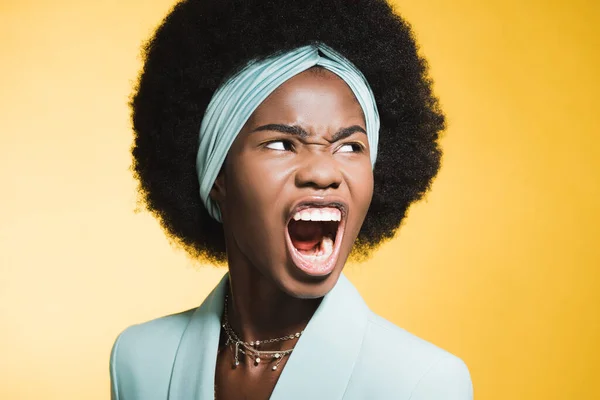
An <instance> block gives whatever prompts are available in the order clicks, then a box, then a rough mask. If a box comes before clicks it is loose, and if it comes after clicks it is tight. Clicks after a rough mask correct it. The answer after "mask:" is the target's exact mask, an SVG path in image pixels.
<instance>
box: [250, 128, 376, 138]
mask: <svg viewBox="0 0 600 400" xmlns="http://www.w3.org/2000/svg"><path fill="white" fill-rule="evenodd" d="M259 131H277V132H281V133H288V134H290V135H294V136H298V137H300V138H301V139H306V138H308V137H310V133H308V132H307V131H306V130H305V129H304V128H302V127H300V126H298V125H284V124H267V125H262V126H259V127H258V128H256V129H254V130H253V131H252V132H259ZM356 132H361V133H364V134H365V135H366V134H367V132H366V131H365V130H364V129H363V128H362V127H360V126H358V125H352V126H349V127H347V128H342V129H340V130H339V131H337V132H336V133H334V134H333V137H332V138H331V140H329V142H331V143H333V142H337V141H338V140H342V139H345V138H347V137H348V136H350V135H352V134H353V133H356Z"/></svg>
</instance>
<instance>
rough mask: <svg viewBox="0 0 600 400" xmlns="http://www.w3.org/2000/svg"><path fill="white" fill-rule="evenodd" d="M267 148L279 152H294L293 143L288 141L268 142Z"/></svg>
mask: <svg viewBox="0 0 600 400" xmlns="http://www.w3.org/2000/svg"><path fill="white" fill-rule="evenodd" d="M265 147H266V148H267V149H271V150H277V151H290V150H292V143H291V142H289V141H287V140H273V141H272V142H268V143H267V144H266V145H265Z"/></svg>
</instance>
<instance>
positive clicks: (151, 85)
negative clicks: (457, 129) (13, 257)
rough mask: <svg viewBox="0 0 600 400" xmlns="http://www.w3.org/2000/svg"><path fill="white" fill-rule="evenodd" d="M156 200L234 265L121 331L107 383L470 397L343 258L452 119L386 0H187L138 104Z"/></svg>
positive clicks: (383, 217)
mask: <svg viewBox="0 0 600 400" xmlns="http://www.w3.org/2000/svg"><path fill="white" fill-rule="evenodd" d="M132 109H133V125H134V130H135V134H136V136H135V144H134V147H133V157H134V167H135V172H136V176H137V178H138V179H139V182H140V190H141V193H142V194H143V196H144V199H145V202H146V204H147V207H148V209H149V210H150V211H151V212H153V213H154V214H155V215H156V217H157V218H158V219H159V220H160V221H161V223H162V225H163V227H164V228H165V230H166V231H167V232H168V233H169V234H170V235H171V236H172V237H173V238H174V239H175V240H176V241H177V242H178V243H179V244H180V245H181V246H183V247H184V248H185V249H186V250H187V251H188V252H189V253H190V254H191V255H192V256H194V257H197V258H199V259H202V260H204V261H210V262H214V263H221V264H226V265H227V268H228V273H227V274H225V276H224V278H223V280H222V281H221V283H219V285H218V286H217V287H216V288H215V289H214V290H213V292H212V293H211V294H210V295H209V296H208V297H207V299H206V300H205V301H204V303H203V304H202V305H201V306H200V307H198V308H195V309H192V310H189V311H186V312H183V313H180V314H176V315H171V316H167V317H163V318H160V319H157V320H154V321H150V322H147V323H144V324H141V325H137V326H133V327H130V328H128V329H127V330H125V331H124V332H123V333H122V334H121V335H120V336H119V338H118V339H117V341H116V343H115V345H114V348H113V352H112V356H111V380H112V396H113V398H114V399H120V400H133V399H144V400H149V399H212V398H217V399H268V398H272V399H345V400H350V399H407V400H408V399H412V400H417V399H440V400H441V399H457V400H463V399H464V400H466V399H471V398H472V387H471V381H470V377H469V372H468V370H467V368H466V366H465V365H464V363H463V362H462V361H461V360H460V359H458V358H457V357H455V356H453V355H451V354H449V353H447V352H445V351H444V350H441V349H439V348H437V347H435V346H434V345H432V344H429V343H427V342H425V341H423V340H421V339H418V338H417V337H415V336H412V335H411V334H409V333H407V332H406V331H404V330H402V329H400V328H398V327H396V326H394V325H393V324H391V323H390V322H387V321H385V320H384V319H382V318H381V317H379V316H377V315H375V314H374V313H373V312H372V311H370V310H369V308H368V307H367V306H366V305H365V303H364V302H363V300H362V298H361V297H360V295H359V294H358V293H357V291H356V290H355V289H354V287H353V286H352V284H351V283H350V282H349V281H348V280H347V279H346V278H345V277H344V275H343V274H342V270H343V268H344V264H345V263H346V260H347V259H348V257H350V256H352V257H356V258H358V259H360V258H365V257H366V256H368V255H369V253H370V252H371V251H373V250H374V249H375V248H376V247H377V246H378V245H379V244H380V243H381V242H382V241H384V240H387V239H390V238H391V237H393V235H394V233H395V231H396V230H397V228H398V227H399V226H400V223H401V222H402V219H403V218H404V216H405V213H406V210H407V208H408V207H409V205H410V204H411V203H412V202H414V201H416V200H418V199H420V198H421V197H422V196H423V194H424V193H425V192H426V191H427V189H428V188H429V185H430V183H431V181H432V179H433V178H434V176H435V175H436V173H437V171H438V168H439V165H440V154H441V153H440V150H439V147H438V135H439V133H440V132H441V131H442V130H443V128H444V117H443V115H442V113H441V111H440V110H439V108H438V103H437V100H436V98H435V97H434V96H433V94H432V92H431V83H430V80H429V78H428V76H427V71H426V63H425V61H424V60H423V59H422V58H420V57H419V56H418V54H417V49H416V45H415V42H414V39H413V36H412V34H411V31H410V29H409V27H408V25H407V24H406V23H405V22H404V21H403V20H402V19H401V18H400V17H399V16H397V15H395V14H394V13H393V11H392V9H391V8H390V6H389V5H388V4H387V3H386V2H384V1H383V0H354V1H348V0H304V1H290V0H287V1H286V0H279V1H276V0H185V1H182V2H180V3H179V4H177V5H176V6H175V7H174V9H173V10H172V11H171V12H170V14H169V15H168V16H167V18H166V19H165V20H164V21H163V23H162V25H161V26H160V27H159V28H158V30H157V31H156V33H155V35H154V36H153V38H152V39H151V40H150V41H149V42H148V44H147V45H146V48H145V64H144V68H143V71H142V73H141V76H140V80H139V84H138V86H137V88H136V92H135V94H134V97H133V101H132Z"/></svg>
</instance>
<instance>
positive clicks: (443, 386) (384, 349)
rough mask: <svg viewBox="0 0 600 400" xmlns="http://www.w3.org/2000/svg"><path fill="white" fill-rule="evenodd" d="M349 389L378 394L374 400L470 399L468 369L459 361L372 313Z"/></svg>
mask: <svg viewBox="0 0 600 400" xmlns="http://www.w3.org/2000/svg"><path fill="white" fill-rule="evenodd" d="M371 371H377V372H371ZM351 386H352V387H353V388H360V387H362V388H363V389H360V391H361V392H363V394H364V395H366V394H367V392H366V391H370V392H371V393H379V394H380V395H378V396H375V397H374V398H387V397H386V396H389V394H390V393H394V394H395V395H394V398H401V399H411V400H417V399H419V400H420V399H428V400H437V399H440V400H441V399H452V400H454V399H456V400H470V399H472V386H471V378H470V375H469V370H468V368H467V367H466V365H465V363H464V362H463V361H462V360H461V359H460V358H458V357H456V356H455V355H453V354H451V353H449V352H448V351H446V350H443V349H441V348H439V347H438V346H436V345H434V344H432V343H430V342H427V341H426V340H423V339H421V338H419V337H417V336H415V335H413V334H411V333H410V332H408V331H406V330H404V329H402V328H400V327H398V326H396V325H394V324H393V323H391V322H389V321H387V320H385V319H384V318H382V317H380V316H378V315H376V314H373V313H372V314H371V315H370V316H369V322H368V327H367V331H366V333H365V337H364V339H363V345H362V349H361V352H360V355H359V360H358V362H357V365H356V367H355V370H354V373H353V377H352V384H351ZM435 390H438V392H435ZM422 393H424V395H422ZM436 393H437V394H436ZM453 393H456V395H454V394H453Z"/></svg>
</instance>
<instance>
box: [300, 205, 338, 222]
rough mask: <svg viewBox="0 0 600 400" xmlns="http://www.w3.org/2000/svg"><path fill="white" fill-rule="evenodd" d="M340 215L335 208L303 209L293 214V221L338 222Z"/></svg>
mask: <svg viewBox="0 0 600 400" xmlns="http://www.w3.org/2000/svg"><path fill="white" fill-rule="evenodd" d="M341 219H342V213H341V212H340V210H338V209H337V208H333V207H327V208H305V209H304V210H302V211H298V212H297V213H296V214H294V221H300V220H302V221H340V220H341Z"/></svg>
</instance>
